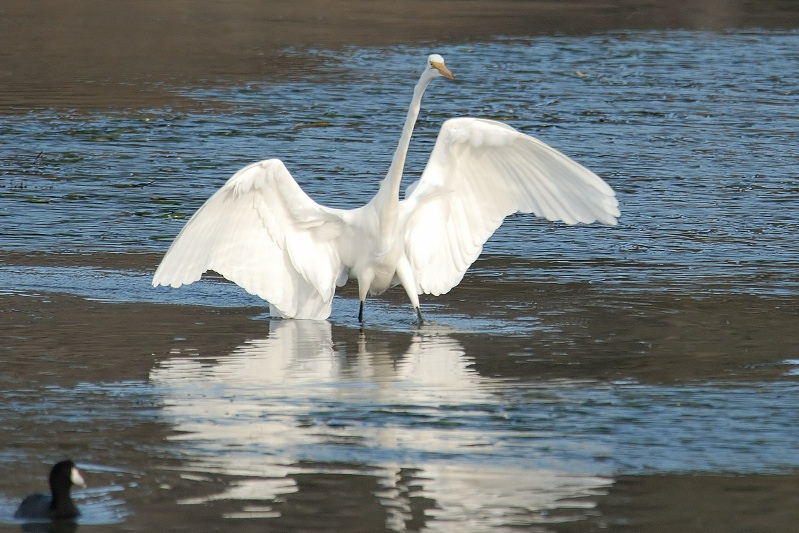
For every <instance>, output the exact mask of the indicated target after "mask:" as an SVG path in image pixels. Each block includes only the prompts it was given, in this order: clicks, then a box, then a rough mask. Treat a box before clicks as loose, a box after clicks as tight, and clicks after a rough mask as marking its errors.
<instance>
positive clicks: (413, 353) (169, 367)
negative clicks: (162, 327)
mask: <svg viewBox="0 0 799 533" xmlns="http://www.w3.org/2000/svg"><path fill="white" fill-rule="evenodd" d="M331 330H332V328H331V325H330V323H329V322H325V321H320V322H315V321H273V322H270V334H269V336H268V337H267V338H265V339H260V340H255V341H250V342H247V343H246V344H244V345H243V346H240V347H239V348H237V349H236V350H235V351H234V352H233V353H232V354H230V355H229V356H225V357H205V356H202V355H201V354H199V353H196V352H195V353H191V352H188V353H187V352H177V351H176V352H175V354H174V355H175V357H172V358H170V359H168V360H166V361H164V362H163V363H161V364H160V365H159V366H158V367H157V368H156V369H154V370H153V371H152V375H151V379H152V382H153V383H154V384H155V385H156V387H158V388H160V389H161V391H162V392H163V395H164V397H165V409H164V410H165V413H166V415H167V416H168V417H169V418H170V419H171V420H172V422H173V423H174V424H175V425H176V429H178V430H179V431H181V434H180V436H177V437H175V438H176V439H182V440H184V441H186V446H187V449H188V450H189V452H190V453H191V454H192V456H193V463H192V465H191V466H190V467H189V469H191V470H194V471H197V472H215V473H220V474H225V475H231V476H240V477H241V478H242V479H241V481H235V482H233V483H231V484H230V485H228V487H227V488H226V490H225V491H224V492H222V493H220V494H215V495H212V496H209V497H202V498H197V499H191V500H184V501H183V503H205V502H209V501H214V500H246V501H249V502H252V501H258V502H260V505H259V506H258V507H252V506H246V505H244V504H242V506H241V507H240V509H242V511H241V512H237V513H232V514H231V513H228V516H246V517H257V516H263V517H277V516H281V514H282V513H284V511H283V509H282V508H281V504H280V503H279V502H285V501H287V500H290V499H291V496H290V495H292V493H293V494H295V495H296V494H298V493H299V492H301V491H302V490H303V487H302V486H301V483H299V482H298V481H297V480H298V479H299V478H303V477H305V476H308V475H313V474H317V475H319V476H323V475H332V474H336V475H339V478H338V479H339V480H341V478H343V477H346V476H351V477H353V478H355V477H359V476H360V477H362V476H364V475H366V476H370V477H371V479H372V481H373V483H375V487H374V488H373V489H370V490H371V499H372V500H373V502H372V503H373V504H375V505H378V506H379V507H381V512H382V513H383V514H384V515H385V521H386V525H387V526H388V527H389V528H391V529H402V527H403V526H401V524H403V523H405V521H407V520H408V519H409V518H408V517H409V516H411V515H414V514H416V515H418V514H419V512H418V510H417V511H414V510H413V508H414V505H415V504H414V503H413V502H414V501H416V502H417V503H418V502H419V501H422V500H423V501H425V502H428V504H427V506H426V509H424V510H423V511H422V520H423V521H425V522H427V521H430V522H431V523H430V524H427V525H428V526H430V525H431V524H444V523H446V522H447V521H449V520H457V521H459V522H463V520H465V519H466V518H464V517H465V516H468V520H469V521H470V522H472V521H473V522H474V524H475V525H481V526H483V527H493V528H496V527H500V526H503V525H504V526H508V527H510V526H513V525H521V524H529V523H532V522H536V521H539V520H543V519H544V518H543V517H544V514H542V513H544V512H545V511H547V510H549V509H553V508H559V509H564V508H565V509H569V508H570V509H572V510H574V509H578V510H577V511H574V512H575V513H579V512H580V511H579V509H580V508H581V507H585V506H590V505H592V504H591V503H590V502H587V501H586V499H585V497H586V496H591V495H595V494H596V490H597V489H600V488H601V487H603V486H605V485H606V484H607V483H608V481H607V480H606V479H605V478H601V477H596V476H593V475H584V472H589V471H592V469H591V468H590V467H589V466H587V465H586V464H578V463H579V461H573V462H569V461H564V460H562V457H563V455H560V456H559V457H561V459H560V460H557V459H553V458H551V457H550V456H549V455H548V454H547V453H546V449H547V448H548V447H549V446H551V445H552V443H551V442H549V443H548V444H546V445H540V444H539V445H534V446H529V445H527V444H525V440H526V439H528V440H529V439H532V440H534V439H536V438H541V440H542V441H544V440H546V438H547V436H546V435H543V434H541V433H543V432H540V434H538V435H534V434H533V433H534V432H533V431H532V430H529V431H528V428H525V429H524V430H523V431H520V428H513V427H511V426H513V423H512V422H511V423H510V424H509V422H508V420H507V416H506V412H505V406H504V405H503V403H502V402H501V394H500V395H497V392H498V391H501V389H502V387H503V382H502V381H498V380H491V379H489V378H485V377H482V376H480V375H479V374H478V373H477V372H475V371H474V370H473V369H472V368H471V367H470V363H471V361H470V360H469V359H468V358H467V357H466V356H465V354H464V352H463V349H462V347H461V345H460V344H459V343H458V342H457V341H456V340H455V339H453V338H451V337H450V336H448V335H447V334H446V333H445V332H442V331H437V330H435V329H433V328H431V327H424V328H421V329H420V330H419V331H418V333H417V334H415V335H414V336H413V337H411V338H410V339H409V338H408V337H405V336H400V335H395V336H391V337H388V336H387V334H385V333H374V334H373V335H374V336H375V338H374V339H373V338H372V337H370V336H366V337H364V336H363V335H359V334H358V333H355V332H353V331H352V330H345V332H346V333H350V332H351V333H352V335H353V336H355V335H359V336H358V338H357V340H353V341H352V344H347V343H346V342H336V343H334V342H333V336H332V331H331ZM178 353H180V355H178ZM520 434H522V436H521V440H520ZM593 470H594V471H595V468H594V469H593ZM415 499H416V500H415ZM275 501H277V502H278V503H275ZM375 502H377V503H375ZM283 505H285V504H283ZM418 518H419V517H418V516H417V519H418ZM547 520H548V521H551V517H550V518H547Z"/></svg>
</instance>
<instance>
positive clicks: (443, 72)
mask: <svg viewBox="0 0 799 533" xmlns="http://www.w3.org/2000/svg"><path fill="white" fill-rule="evenodd" d="M432 65H433V68H435V69H436V70H437V71H439V72H440V73H441V75H442V76H444V77H445V78H447V79H448V80H454V79H455V76H453V75H452V72H450V71H449V69H448V68H447V66H446V65H444V63H440V62H438V61H433V63H432Z"/></svg>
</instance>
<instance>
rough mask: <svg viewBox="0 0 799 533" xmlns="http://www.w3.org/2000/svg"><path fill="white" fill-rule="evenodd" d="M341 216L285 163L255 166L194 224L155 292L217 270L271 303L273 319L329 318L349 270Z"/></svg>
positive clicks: (162, 270)
mask: <svg viewBox="0 0 799 533" xmlns="http://www.w3.org/2000/svg"><path fill="white" fill-rule="evenodd" d="M341 215H342V213H340V212H339V211H338V210H335V209H328V208H326V207H323V206H320V205H319V204H317V203H316V202H314V201H313V200H312V199H311V198H309V197H308V195H306V194H305V193H304V192H303V191H302V189H300V187H299V185H297V182H296V181H294V178H292V177H291V174H289V171H288V170H287V169H286V167H285V165H283V163H282V162H281V161H279V160H277V159H270V160H266V161H261V162H259V163H254V164H252V165H250V166H248V167H245V168H243V169H241V170H240V171H238V172H237V173H236V174H235V175H233V177H231V178H230V179H229V180H228V181H227V183H225V185H224V186H222V188H221V189H220V190H218V191H217V192H216V193H215V194H214V195H213V196H212V197H211V198H209V199H208V201H207V202H205V204H204V205H203V206H202V207H201V208H200V209H199V210H198V211H197V213H195V214H194V216H193V217H192V218H191V220H189V222H188V223H187V224H186V226H185V227H184V228H183V230H182V231H181V232H180V234H179V235H178V237H177V238H176V239H175V242H173V243H172V246H171V247H170V248H169V251H167V253H166V255H165V256H164V259H163V260H162V261H161V265H160V266H159V267H158V269H157V270H156V272H155V276H153V286H158V285H170V286H172V287H179V286H181V285H184V284H188V283H192V282H194V281H197V280H198V279H200V277H201V276H202V274H203V272H205V271H207V270H215V271H216V272H218V273H220V274H221V275H223V276H224V277H226V278H227V279H229V280H231V281H233V282H235V283H236V284H238V285H240V286H241V287H243V288H244V289H246V290H247V292H249V293H251V294H256V295H258V296H260V297H261V298H263V299H264V300H267V301H268V302H269V303H270V308H271V309H272V312H273V314H279V315H281V316H286V317H294V318H310V319H325V318H327V317H328V316H329V315H330V307H331V302H332V300H333V293H334V291H335V282H336V279H337V278H338V276H339V275H340V274H341V271H342V267H341V261H340V259H339V255H338V252H337V250H336V246H335V238H336V237H337V236H338V235H339V234H340V233H341V229H342V227H343V224H344V223H343V221H342V218H341ZM275 309H276V310H277V311H279V312H278V313H275Z"/></svg>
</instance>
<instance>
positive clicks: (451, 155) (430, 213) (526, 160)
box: [153, 54, 619, 322]
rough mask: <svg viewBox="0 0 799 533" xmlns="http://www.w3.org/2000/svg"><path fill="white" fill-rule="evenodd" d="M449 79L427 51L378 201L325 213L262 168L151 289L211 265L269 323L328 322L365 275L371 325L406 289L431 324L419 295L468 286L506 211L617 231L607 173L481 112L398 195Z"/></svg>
mask: <svg viewBox="0 0 799 533" xmlns="http://www.w3.org/2000/svg"><path fill="white" fill-rule="evenodd" d="M441 76H443V77H445V78H448V79H454V78H453V76H452V73H451V72H450V71H449V69H447V67H446V66H445V64H444V58H442V57H441V56H440V55H438V54H433V55H430V56H429V57H428V58H427V65H426V68H425V69H424V72H422V76H421V78H420V79H419V82H418V83H417V84H416V87H415V88H414V91H413V99H412V100H411V105H410V109H409V110H408V115H407V118H406V119H405V126H404V127H403V129H402V135H401V136H400V140H399V145H398V146H397V150H396V152H395V153H394V157H393V159H392V161H391V166H390V167H389V169H388V173H387V174H386V177H385V178H384V179H383V181H382V182H381V184H380V189H379V190H378V192H377V194H376V195H375V196H374V198H372V200H371V201H370V202H369V203H367V204H366V205H364V206H363V207H359V208H357V209H351V210H345V209H334V208H330V207H325V206H322V205H319V204H317V203H316V202H315V201H313V200H312V199H311V198H310V197H309V196H308V195H307V194H305V193H304V192H303V191H302V189H301V188H300V186H299V185H298V184H297V182H296V181H294V178H292V176H291V174H290V173H289V171H288V170H287V169H286V167H285V165H284V164H283V162H281V161H280V160H279V159H268V160H265V161H261V162H258V163H253V164H251V165H249V166H247V167H245V168H243V169H241V170H239V171H238V172H237V173H236V174H234V175H233V176H232V177H231V178H230V179H229V180H228V181H227V183H225V184H224V185H223V186H222V188H221V189H219V190H218V191H217V192H216V193H215V194H214V195H213V196H211V198H209V199H208V201H206V202H205V204H204V205H203V206H202V207H201V208H200V209H199V210H198V211H197V212H196V213H195V214H194V216H193V217H192V218H191V219H190V220H189V221H188V223H187V224H186V226H185V227H184V228H183V230H182V231H181V232H180V234H179V235H178V236H177V238H176V239H175V241H174V242H173V243H172V246H171V247H170V248H169V250H168V251H167V253H166V255H165V256H164V258H163V260H162V261H161V264H160V265H159V267H158V269H157V270H156V272H155V275H154V277H153V286H154V287H157V286H158V285H170V286H172V287H179V286H181V285H184V284H189V283H192V282H195V281H197V280H199V279H200V277H201V276H202V274H203V273H204V272H206V271H208V270H214V271H216V272H218V273H219V274H221V275H222V276H224V277H225V278H227V279H229V280H230V281H233V282H235V283H236V284H238V285H239V286H241V287H242V288H244V289H245V290H246V291H247V292H249V293H251V294H255V295H257V296H259V297H261V298H263V299H264V300H266V301H267V302H269V309H270V314H271V315H272V316H280V317H284V318H302V319H316V320H321V319H326V318H328V317H329V316H330V310H331V306H332V302H333V294H334V293H335V290H336V287H337V286H339V287H340V286H343V285H344V284H345V283H346V282H347V280H349V279H356V280H357V281H358V297H359V299H360V310H359V312H358V320H360V321H363V305H364V300H365V299H366V297H367V295H377V294H381V293H382V292H384V291H385V290H386V289H388V288H390V287H393V286H396V285H402V286H403V287H404V288H405V292H406V293H407V295H408V298H409V299H410V301H411V304H412V305H413V308H414V310H415V311H416V315H417V319H418V320H419V321H420V322H421V320H422V313H421V309H420V306H419V294H433V295H439V294H444V293H446V292H449V290H450V289H452V288H453V287H455V286H456V285H457V284H458V283H460V281H461V279H462V278H463V275H464V273H465V272H466V269H467V268H468V267H469V266H470V265H471V264H472V263H473V262H474V261H475V260H476V259H477V257H478V256H479V255H480V252H481V251H482V249H483V244H484V243H485V242H486V241H487V240H488V238H489V237H490V236H491V235H492V234H493V233H494V231H495V230H496V229H497V228H498V227H499V226H500V224H502V221H503V220H504V218H505V217H506V216H508V215H510V214H512V213H516V212H519V211H520V212H523V213H534V214H535V215H537V216H541V217H545V218H546V219H548V220H551V221H556V220H561V221H563V222H565V223H567V224H577V223H586V224H587V223H591V222H595V221H599V222H602V223H605V224H615V223H616V217H618V216H619V210H618V202H617V201H616V196H615V193H614V192H613V190H612V189H611V188H610V187H609V186H608V185H607V184H606V183H605V182H604V181H602V179H600V178H599V177H598V176H597V175H596V174H594V173H593V172H591V171H590V170H588V169H586V168H585V167H583V166H582V165H580V164H578V163H576V162H575V161H573V160H571V159H569V158H568V157H566V156H565V155H563V154H562V153H560V152H558V151H557V150H555V149H553V148H551V147H549V146H548V145H546V144H544V143H542V142H541V141H539V140H537V139H534V138H532V137H529V136H527V135H524V134H522V133H520V132H518V131H516V130H515V129H513V128H511V127H510V126H507V125H505V124H502V123H499V122H494V121H491V120H483V119H478V118H455V119H451V120H447V121H446V122H444V124H443V126H442V127H441V131H440V133H439V135H438V139H437V140H436V144H435V147H434V148H433V152H432V153H431V154H430V159H429V161H428V162H427V166H426V167H425V169H424V172H423V173H422V176H421V178H420V179H419V180H418V181H417V182H416V183H414V184H413V185H411V186H410V187H408V189H407V190H406V192H405V198H404V199H403V200H400V197H399V193H400V182H401V181H402V172H403V167H404V165H405V158H406V155H407V153H408V146H409V144H410V141H411V134H412V132H413V127H414V124H415V123H416V119H417V117H418V115H419V109H420V105H421V101H422V94H423V93H424V91H425V89H426V88H427V86H428V84H429V83H430V82H431V81H432V80H434V79H436V78H438V77H441Z"/></svg>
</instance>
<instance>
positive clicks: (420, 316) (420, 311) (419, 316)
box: [416, 307, 424, 326]
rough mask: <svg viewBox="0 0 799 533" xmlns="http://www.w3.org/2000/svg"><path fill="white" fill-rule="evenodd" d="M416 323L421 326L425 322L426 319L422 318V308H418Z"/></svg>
mask: <svg viewBox="0 0 799 533" xmlns="http://www.w3.org/2000/svg"><path fill="white" fill-rule="evenodd" d="M416 323H417V324H419V325H420V326H421V325H422V324H424V319H423V318H422V310H421V309H420V308H418V307H417V308H416Z"/></svg>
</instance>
